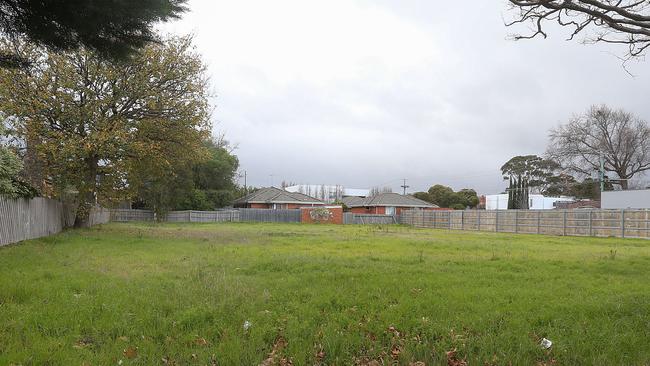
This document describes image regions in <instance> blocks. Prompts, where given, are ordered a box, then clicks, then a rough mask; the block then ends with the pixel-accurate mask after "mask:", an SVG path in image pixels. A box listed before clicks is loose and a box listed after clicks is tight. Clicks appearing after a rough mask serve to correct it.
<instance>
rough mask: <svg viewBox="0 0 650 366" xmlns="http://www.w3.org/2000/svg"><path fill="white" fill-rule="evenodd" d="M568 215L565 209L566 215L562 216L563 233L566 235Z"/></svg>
mask: <svg viewBox="0 0 650 366" xmlns="http://www.w3.org/2000/svg"><path fill="white" fill-rule="evenodd" d="M566 215H567V212H566V210H564V216H563V218H562V235H564V236H566Z"/></svg>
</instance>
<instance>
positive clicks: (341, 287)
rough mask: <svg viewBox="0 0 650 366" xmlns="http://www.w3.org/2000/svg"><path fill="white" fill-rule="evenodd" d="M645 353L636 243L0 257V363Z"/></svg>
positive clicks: (519, 359) (371, 239) (124, 247)
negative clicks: (543, 342) (545, 341)
mask: <svg viewBox="0 0 650 366" xmlns="http://www.w3.org/2000/svg"><path fill="white" fill-rule="evenodd" d="M245 322H249V323H250V327H249V328H248V330H245V329H244V323H245ZM542 337H546V338H549V339H551V340H552V341H553V342H554V343H553V347H552V348H551V349H550V350H547V351H545V350H542V349H541V348H540V347H539V346H538V344H539V340H540V339H541V338H542ZM649 345H650V242H648V241H641V240H621V239H592V238H569V237H566V238H560V237H549V236H527V235H507V234H490V233H467V232H448V231H442V230H417V229H411V228H406V227H367V226H345V227H343V226H325V225H322V226H319V225H299V224H283V225H276V224H205V225H203V224H178V225H172V224H169V225H148V224H110V225H105V226H101V227H96V228H93V229H88V230H80V231H68V232H65V233H62V234H60V235H56V236H53V237H49V238H44V239H40V240H32V241H29V242H25V243H22V244H20V245H14V246H10V247H6V248H2V249H0V364H1V365H7V364H21V365H116V364H119V363H120V362H121V364H123V365H135V364H138V365H157V364H160V365H194V364H197V365H206V364H217V365H258V364H262V363H264V362H266V363H264V364H267V365H270V364H291V362H292V363H293V364H294V365H307V364H309V365H313V364H319V363H320V364H329V365H332V364H336V365H350V364H367V365H378V364H390V363H397V364H403V365H409V364H411V363H413V364H415V365H422V363H417V362H418V361H420V362H424V363H425V364H426V365H447V364H448V363H449V364H451V365H462V362H461V360H463V359H465V358H466V360H467V362H468V363H469V365H508V364H512V365H556V364H557V365H591V364H593V365H648V364H650V347H649ZM453 349H457V353H456V354H455V356H454V355H452V354H450V355H449V356H448V355H447V354H446V352H447V351H450V350H453ZM272 361H273V362H275V363H273V362H272ZM376 362H379V363H376Z"/></svg>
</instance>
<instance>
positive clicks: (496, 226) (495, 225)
mask: <svg viewBox="0 0 650 366" xmlns="http://www.w3.org/2000/svg"><path fill="white" fill-rule="evenodd" d="M494 213H495V217H494V231H495V232H497V233H498V232H499V210H498V209H497V210H495V211H494Z"/></svg>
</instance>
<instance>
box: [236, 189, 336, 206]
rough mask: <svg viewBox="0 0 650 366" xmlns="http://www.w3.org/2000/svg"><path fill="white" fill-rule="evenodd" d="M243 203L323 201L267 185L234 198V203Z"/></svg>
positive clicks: (306, 202)
mask: <svg viewBox="0 0 650 366" xmlns="http://www.w3.org/2000/svg"><path fill="white" fill-rule="evenodd" d="M245 203H304V204H317V203H323V201H321V200H319V199H317V198H314V197H310V196H307V195H306V194H302V193H298V192H287V191H285V190H283V189H280V188H275V187H267V188H260V189H258V190H257V191H255V192H253V193H251V194H249V195H247V196H244V197H241V198H239V199H236V200H235V202H234V204H235V205H237V204H245Z"/></svg>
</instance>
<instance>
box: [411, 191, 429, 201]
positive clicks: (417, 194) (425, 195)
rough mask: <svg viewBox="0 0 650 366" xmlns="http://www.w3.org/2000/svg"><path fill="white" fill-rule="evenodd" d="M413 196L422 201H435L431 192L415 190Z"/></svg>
mask: <svg viewBox="0 0 650 366" xmlns="http://www.w3.org/2000/svg"><path fill="white" fill-rule="evenodd" d="M413 197H415V198H417V199H421V200H422V201H427V202H431V203H433V199H431V195H430V194H429V192H415V193H413Z"/></svg>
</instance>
